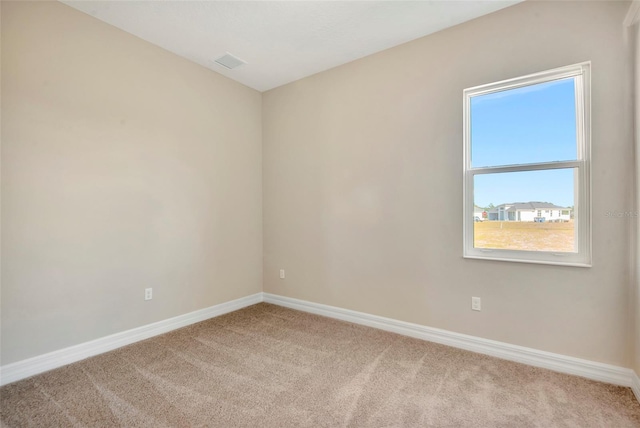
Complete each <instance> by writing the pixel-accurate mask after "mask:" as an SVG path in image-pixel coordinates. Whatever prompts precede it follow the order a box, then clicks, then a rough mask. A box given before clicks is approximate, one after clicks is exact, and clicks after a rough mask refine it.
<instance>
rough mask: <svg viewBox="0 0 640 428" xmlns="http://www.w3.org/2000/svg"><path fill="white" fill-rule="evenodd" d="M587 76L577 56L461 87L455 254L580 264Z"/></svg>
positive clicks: (586, 256)
mask: <svg viewBox="0 0 640 428" xmlns="http://www.w3.org/2000/svg"><path fill="white" fill-rule="evenodd" d="M589 82H590V64H589V63H582V64H577V65H574V66H568V67H563V68H560V69H555V70H550V71H547V72H542V73H537V74H534V75H529V76H524V77H521V78H516V79H511V80H508V81H503V82H497V83H493V84H489V85H483V86H479V87H475V88H470V89H466V90H465V91H464V103H465V110H464V113H465V114H464V125H465V133H464V137H465V145H464V156H465V159H464V175H465V177H464V183H465V184H464V186H465V187H464V195H465V200H464V211H465V212H464V256H465V257H470V258H487V259H497V260H511V261H522V262H534V263H550V264H567V265H579V266H590V264H591V236H590V232H591V230H590V228H591V226H590V204H589V198H590V191H589V187H590V178H589V167H590V165H589V155H590V153H589V123H590V118H589V112H590V108H589V102H590V93H589V91H590V87H589ZM474 206H478V207H481V208H484V209H486V210H488V215H487V219H486V221H483V222H474V221H473V209H474V208H473V207H474ZM469 207H471V208H470V209H469ZM529 207H530V208H531V209H525V208H529ZM534 216H535V217H534ZM499 219H500V220H499ZM494 222H501V223H502V229H500V230H498V229H495V226H496V224H497V223H494ZM491 228H493V229H494V230H493V232H491V230H489V229H491ZM527 230H528V231H527ZM487 233H489V234H488V235H487ZM491 233H494V236H491ZM510 234H511V235H510ZM498 235H502V238H503V239H500V236H498ZM536 236H537V238H536Z"/></svg>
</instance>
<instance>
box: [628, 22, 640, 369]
mask: <svg viewBox="0 0 640 428" xmlns="http://www.w3.org/2000/svg"><path fill="white" fill-rule="evenodd" d="M630 33H631V34H633V36H634V37H635V43H634V45H633V47H634V59H635V66H634V67H633V71H634V80H635V103H634V104H635V105H634V107H635V109H634V110H635V151H636V158H635V159H636V165H635V166H636V169H635V174H636V187H635V191H636V195H635V196H636V210H637V211H640V23H636V24H635V26H634V27H633V28H632V29H631V31H630ZM635 226H636V228H635V232H636V235H635V238H636V240H635V266H634V268H635V281H634V283H633V286H634V290H633V294H632V296H633V310H634V314H633V316H632V342H631V346H632V349H633V361H634V368H635V371H636V373H637V374H638V375H639V376H640V217H638V218H637V221H636V225H635Z"/></svg>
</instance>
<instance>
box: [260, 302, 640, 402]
mask: <svg viewBox="0 0 640 428" xmlns="http://www.w3.org/2000/svg"><path fill="white" fill-rule="evenodd" d="M263 294H264V301H265V302H266V303H272V304H274V305H279V306H284V307H287V308H291V309H297V310H299V311H304V312H310V313H312V314H317V315H323V316H326V317H330V318H335V319H339V320H343V321H349V322H352V323H355V324H361V325H365V326H368V327H373V328H377V329H380V330H385V331H390V332H393V333H398V334H402V335H404V336H410V337H415V338H417V339H422V340H427V341H429V342H436V343H441V344H443V345H449V346H453V347H455V348H460V349H466V350H468V351H472V352H477V353H480V354H485V355H491V356H493V357H497V358H502V359H504V360H510V361H516V362H518V363H523V364H528V365H530V366H535V367H541V368H545V369H549V370H553V371H556V372H560V373H567V374H572V375H576V376H582V377H585V378H587V379H593V380H597V381H601V382H607V383H612V384H615V385H622V386H627V387H632V388H634V392H635V394H636V397H637V398H638V401H640V382H638V377H637V375H636V374H635V372H634V371H633V370H631V369H626V368H623V367H618V366H613V365H610V364H604V363H597V362H594V361H589V360H583V359H579V358H573V357H567V356H565V355H560V354H554V353H551V352H546V351H539V350H537V349H532V348H525V347H523V346H517V345H511V344H509V343H504V342H498V341H495V340H489V339H483V338H480V337H475V336H469V335H466V334H460V333H454V332H451V331H447V330H441V329H438V328H432V327H425V326H422V325H419V324H412V323H408V322H404V321H398V320H394V319H390V318H384V317H380V316H376V315H369V314H366V313H363V312H356V311H351V310H348V309H342V308H337V307H334V306H327V305H321V304H318V303H312V302H307V301H304V300H299V299H292V298H290V297H283V296H278V295H275V294H270V293H263ZM634 379H635V383H634ZM634 385H635V386H634Z"/></svg>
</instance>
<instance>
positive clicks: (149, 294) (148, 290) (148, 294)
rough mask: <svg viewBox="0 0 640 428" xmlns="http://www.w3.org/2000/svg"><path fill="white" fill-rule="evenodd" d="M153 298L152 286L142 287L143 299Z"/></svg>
mask: <svg viewBox="0 0 640 428" xmlns="http://www.w3.org/2000/svg"><path fill="white" fill-rule="evenodd" d="M151 299H153V288H145V289H144V300H151Z"/></svg>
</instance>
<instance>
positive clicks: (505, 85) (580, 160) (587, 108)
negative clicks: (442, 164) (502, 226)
mask: <svg viewBox="0 0 640 428" xmlns="http://www.w3.org/2000/svg"><path fill="white" fill-rule="evenodd" d="M570 77H571V78H574V81H575V97H576V128H577V129H576V139H577V158H576V160H575V161H551V162H540V163H531V164H518V165H507V166H494V167H481V168H473V167H472V166H471V127H470V124H471V121H470V118H471V98H473V97H475V96H479V95H486V94H490V93H493V92H499V91H504V90H508V89H515V88H519V87H522V86H529V85H533V84H538V83H545V82H550V81H554V80H559V79H564V78H570ZM463 98H464V132H463V139H464V168H463V172H464V177H463V182H464V186H463V187H464V189H463V197H464V200H463V213H464V218H463V239H464V254H463V257H465V258H470V259H486V260H501V261H512V262H524V263H542V264H553V265H567V266H581V267H590V266H591V172H590V169H591V62H583V63H580V64H574V65H569V66H566V67H560V68H556V69H553V70H547V71H543V72H540V73H535V74H530V75H527V76H522V77H517V78H514V79H509V80H503V81H500V82H495V83H490V84H486V85H481V86H476V87H473V88H468V89H465V90H464V91H463ZM561 168H562V169H566V168H574V171H575V173H574V183H575V185H574V208H573V213H574V219H575V220H574V221H575V222H576V227H575V242H576V252H572V253H563V252H550V251H521V250H506V249H488V248H475V247H474V245H473V238H474V237H473V231H474V227H475V225H474V221H473V207H474V189H473V184H474V177H475V176H476V175H479V174H491V173H501V172H502V173H505V172H523V171H540V170H551V169H561ZM506 202H513V201H502V203H506Z"/></svg>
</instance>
